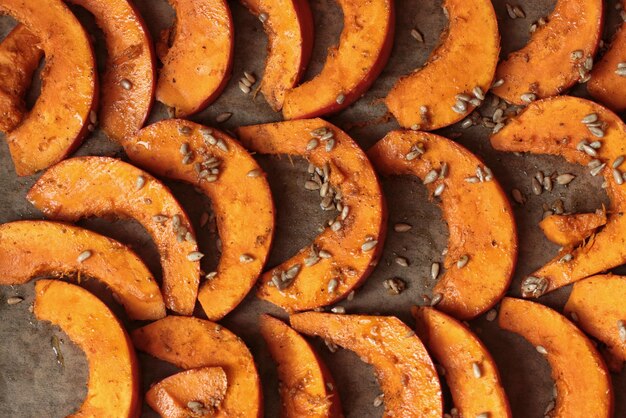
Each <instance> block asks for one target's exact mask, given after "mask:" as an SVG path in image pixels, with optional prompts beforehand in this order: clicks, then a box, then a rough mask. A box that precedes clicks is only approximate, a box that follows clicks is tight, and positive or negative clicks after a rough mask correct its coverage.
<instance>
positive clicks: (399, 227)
mask: <svg viewBox="0 0 626 418" xmlns="http://www.w3.org/2000/svg"><path fill="white" fill-rule="evenodd" d="M411 228H413V227H412V226H411V225H409V224H406V223H402V222H399V223H397V224H395V225H394V226H393V230H394V231H396V232H407V231H410V230H411Z"/></svg>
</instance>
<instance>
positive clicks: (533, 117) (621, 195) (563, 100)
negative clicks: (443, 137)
mask: <svg viewBox="0 0 626 418" xmlns="http://www.w3.org/2000/svg"><path fill="white" fill-rule="evenodd" d="M592 113H596V114H597V115H598V118H599V120H600V121H602V122H605V123H606V124H607V127H606V129H605V130H604V137H603V138H602V139H600V141H601V143H602V146H601V147H600V149H598V150H597V157H595V158H598V159H599V160H600V161H602V162H603V163H606V164H607V166H606V167H605V168H604V171H603V172H602V174H603V175H604V177H605V179H606V182H607V189H606V191H607V194H608V195H609V199H610V201H611V205H610V207H609V209H608V210H607V213H608V220H607V223H606V225H605V226H604V227H603V229H602V230H600V231H599V232H598V233H597V234H595V235H594V236H593V237H592V238H591V239H588V240H587V241H586V242H584V243H582V244H580V245H578V246H577V247H575V248H573V249H572V248H566V249H564V250H563V251H561V253H560V254H558V255H557V256H556V257H555V258H553V259H552V260H550V261H549V262H548V263H547V264H545V265H544V266H543V267H541V268H539V269H538V270H536V271H535V272H534V273H532V274H531V276H533V277H532V278H529V279H527V280H535V281H537V280H536V279H537V278H538V279H539V280H540V281H541V283H542V285H545V291H544V289H543V288H541V286H540V287H538V288H537V289H535V290H534V291H525V292H524V293H525V296H540V295H541V294H542V293H545V292H549V291H552V290H555V289H558V288H559V287H562V286H566V285H568V284H570V283H572V282H575V281H577V280H580V279H584V278H585V277H588V276H591V275H593V274H596V273H598V272H601V271H606V270H608V269H610V268H613V267H616V266H619V265H621V264H624V262H626V219H625V218H624V217H623V216H622V213H623V212H624V211H626V186H624V185H622V186H620V185H618V184H617V183H616V182H615V179H614V176H613V174H612V173H611V166H612V164H613V162H614V161H615V159H616V158H618V157H619V156H621V155H625V154H626V126H625V125H624V123H623V122H622V121H621V120H620V118H619V117H618V116H617V115H615V114H614V113H613V112H611V111H609V110H608V109H605V108H603V107H602V106H600V105H598V104H596V103H593V102H590V101H588V100H584V99H580V98H576V97H568V96H561V97H554V98H549V99H544V100H540V101H537V102H534V103H531V104H530V105H529V106H528V107H527V108H526V109H525V110H524V111H523V112H522V113H521V114H520V115H519V116H517V117H516V118H514V119H513V120H511V121H510V122H509V124H508V125H507V126H505V127H504V128H503V129H502V130H501V131H500V132H498V133H497V134H495V135H493V136H492V137H491V144H492V145H493V147H494V148H496V149H498V150H501V151H512V152H532V153H535V154H551V155H559V156H562V157H563V158H565V159H566V160H567V161H569V162H572V163H578V164H587V163H588V162H589V161H591V160H592V158H593V157H590V156H589V155H587V154H586V153H585V152H583V151H579V150H578V149H577V148H576V147H577V145H578V144H579V143H580V141H581V140H583V139H585V140H587V141H589V142H591V141H594V140H596V139H598V138H595V137H594V136H593V135H591V134H590V132H589V130H588V128H587V127H586V126H585V124H584V123H582V122H581V120H582V119H583V118H584V117H585V116H587V115H589V114H592ZM625 167H626V166H625V165H624V164H622V165H621V166H620V167H619V169H620V170H623V169H624V168H625ZM565 254H571V256H572V258H571V260H570V261H567V262H563V261H562V259H563V257H564V256H565ZM542 279H543V280H542ZM524 283H527V281H526V280H525V281H524ZM523 288H526V289H529V288H528V287H527V286H524V285H523Z"/></svg>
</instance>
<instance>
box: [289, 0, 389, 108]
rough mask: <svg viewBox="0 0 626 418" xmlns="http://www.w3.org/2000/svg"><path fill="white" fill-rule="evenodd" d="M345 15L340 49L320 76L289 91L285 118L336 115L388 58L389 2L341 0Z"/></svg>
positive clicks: (331, 54) (332, 53)
mask: <svg viewBox="0 0 626 418" xmlns="http://www.w3.org/2000/svg"><path fill="white" fill-rule="evenodd" d="M338 3H339V5H340V6H341V9H342V11H343V18H344V23H343V30H342V32H341V37H340V38H339V45H338V46H336V47H332V48H330V49H329V50H328V56H327V57H326V62H325V64H324V68H323V69H322V71H321V72H320V73H319V74H318V75H317V76H316V77H315V78H313V79H312V80H310V81H307V82H305V83H303V84H301V85H300V86H298V87H296V88H294V89H291V90H288V91H287V93H286V94H285V102H284V104H283V116H284V117H285V119H304V118H314V117H317V116H322V115H326V114H329V113H334V112H338V111H339V110H342V109H345V108H346V107H348V106H349V105H351V104H352V103H354V102H355V101H356V100H357V99H358V98H359V97H361V95H362V94H363V93H364V92H365V91H366V90H367V89H369V87H370V86H371V85H372V83H374V80H376V78H377V77H378V75H379V74H380V72H381V71H382V69H383V67H384V66H385V64H386V63H387V60H388V59H389V55H390V53H391V47H392V44H393V34H394V26H395V13H394V4H393V1H391V0H369V1H367V2H363V1H357V0H338Z"/></svg>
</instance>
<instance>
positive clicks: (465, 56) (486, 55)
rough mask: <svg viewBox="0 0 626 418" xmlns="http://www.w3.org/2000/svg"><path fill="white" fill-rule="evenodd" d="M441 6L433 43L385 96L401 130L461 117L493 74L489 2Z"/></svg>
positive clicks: (448, 1)
mask: <svg viewBox="0 0 626 418" xmlns="http://www.w3.org/2000/svg"><path fill="white" fill-rule="evenodd" d="M443 7H444V10H445V11H446V12H447V15H448V22H449V23H448V29H447V30H444V31H443V34H442V37H441V40H440V44H439V46H438V47H437V49H435V50H434V51H433V52H432V54H430V57H429V58H428V61H426V64H424V66H422V67H421V68H419V69H417V70H415V71H414V72H413V73H411V74H409V75H407V76H405V77H403V78H401V79H400V80H399V81H398V82H397V83H396V84H395V85H394V86H393V88H392V89H391V91H390V92H389V94H388V95H387V97H386V98H385V104H386V105H387V108H389V110H390V111H391V113H393V115H394V116H395V117H396V119H397V120H398V122H399V123H400V125H402V126H404V127H405V128H409V127H416V128H418V129H420V130H427V131H429V130H433V129H439V128H443V127H444V126H448V125H451V124H453V123H455V122H457V121H459V120H461V119H463V118H464V117H465V116H466V115H468V114H469V113H471V112H472V110H474V108H475V107H476V105H480V102H482V100H484V98H485V92H486V91H487V90H489V88H490V87H491V83H492V81H493V76H494V74H495V72H496V66H497V64H498V57H499V54H500V34H499V32H498V21H497V20H496V13H495V11H494V10H493V5H492V4H491V1H490V0H477V1H466V0H445V1H444V5H443ZM470 100H471V101H472V102H470Z"/></svg>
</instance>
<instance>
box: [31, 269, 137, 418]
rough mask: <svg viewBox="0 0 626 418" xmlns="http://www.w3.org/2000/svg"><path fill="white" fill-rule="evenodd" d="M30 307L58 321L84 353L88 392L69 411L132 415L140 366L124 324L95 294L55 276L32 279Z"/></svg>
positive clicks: (40, 315)
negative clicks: (54, 277) (78, 405)
mask: <svg viewBox="0 0 626 418" xmlns="http://www.w3.org/2000/svg"><path fill="white" fill-rule="evenodd" d="M34 313H35V316H36V317H37V319H38V320H40V321H49V322H52V324H53V325H57V326H58V327H59V328H61V330H63V332H65V333H66V334H67V336H68V337H69V338H70V340H72V342H73V343H74V344H76V345H78V347H80V348H81V349H82V350H83V351H84V352H85V355H86V356H87V363H88V365H89V380H88V382H87V397H86V398H85V400H84V402H83V404H82V405H81V406H80V408H79V410H78V411H77V412H75V413H74V414H72V415H70V416H71V417H120V418H136V417H138V416H139V413H140V410H141V398H140V396H139V368H138V364H137V359H136V356H135V350H134V348H133V345H132V343H131V341H130V339H129V338H128V335H126V332H125V331H124V327H123V326H122V324H121V323H120V322H119V321H118V319H117V318H116V317H115V315H113V313H112V312H111V311H110V310H109V308H107V307H106V305H105V304H104V303H103V302H101V301H100V300H99V299H98V298H97V297H95V296H94V295H92V294H91V293H89V292H88V291H87V290H85V289H83V288H81V287H78V286H75V285H73V284H70V283H65V282H62V281H58V280H39V281H38V282H37V283H35V306H34Z"/></svg>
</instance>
